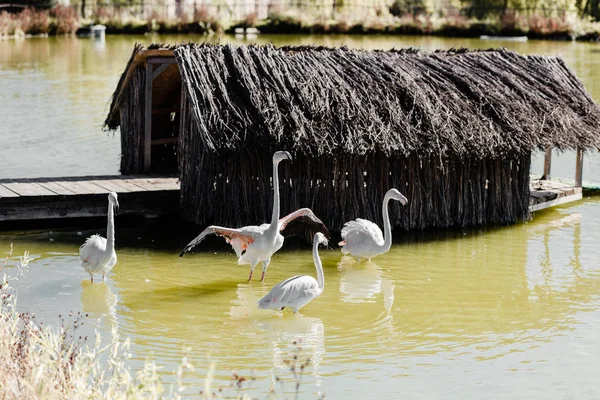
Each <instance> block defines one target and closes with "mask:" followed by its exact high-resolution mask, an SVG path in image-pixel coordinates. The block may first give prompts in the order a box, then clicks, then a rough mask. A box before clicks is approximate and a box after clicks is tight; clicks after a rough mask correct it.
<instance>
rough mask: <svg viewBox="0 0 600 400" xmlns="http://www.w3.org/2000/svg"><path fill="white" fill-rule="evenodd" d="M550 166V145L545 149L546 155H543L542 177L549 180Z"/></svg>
mask: <svg viewBox="0 0 600 400" xmlns="http://www.w3.org/2000/svg"><path fill="white" fill-rule="evenodd" d="M551 166H552V147H551V148H549V149H548V150H546V155H545V156H544V177H545V178H546V179H547V180H550V168H551Z"/></svg>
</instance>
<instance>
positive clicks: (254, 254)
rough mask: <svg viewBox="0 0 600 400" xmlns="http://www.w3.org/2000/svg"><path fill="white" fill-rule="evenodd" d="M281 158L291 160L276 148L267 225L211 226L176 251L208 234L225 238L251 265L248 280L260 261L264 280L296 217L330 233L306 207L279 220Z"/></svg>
mask: <svg viewBox="0 0 600 400" xmlns="http://www.w3.org/2000/svg"><path fill="white" fill-rule="evenodd" d="M283 160H290V161H291V160H292V156H291V155H290V153H288V152H287V151H278V152H276V153H275V154H274V155H273V192H274V194H273V215H272V217H271V223H270V224H262V225H260V226H256V225H251V226H245V227H243V228H239V229H232V228H223V227H220V226H216V225H211V226H209V227H208V228H206V229H205V230H203V231H202V232H201V233H200V234H199V235H198V236H197V237H196V238H195V239H194V240H192V241H191V242H190V243H189V244H188V245H187V246H185V248H184V249H183V251H182V252H181V254H179V256H180V257H182V256H183V255H184V254H185V252H187V251H190V250H191V249H192V248H193V247H194V246H196V245H197V244H199V243H200V242H201V241H202V240H204V238H205V237H206V236H208V235H210V234H215V235H219V236H223V237H225V240H226V241H227V243H230V244H231V247H233V249H234V250H235V253H236V254H237V256H238V257H239V258H238V264H239V265H243V264H250V276H249V277H248V281H250V280H252V273H253V271H254V268H255V267H256V265H257V264H258V263H259V262H262V263H263V265H262V276H261V278H260V280H261V282H262V281H263V280H264V279H265V272H266V271H267V268H268V267H269V263H270V262H271V256H272V255H273V254H275V253H276V252H277V251H278V250H279V249H280V248H281V246H283V241H284V237H283V235H282V234H281V233H282V232H283V233H286V232H285V229H286V227H288V225H289V224H290V223H291V222H292V221H295V220H300V221H302V222H304V224H305V225H308V227H309V228H310V229H311V231H312V230H317V231H322V232H325V234H326V235H328V236H329V231H328V230H327V228H326V227H325V225H324V224H323V222H322V221H321V220H320V219H319V218H317V217H316V216H315V214H314V213H313V212H312V211H311V210H310V209H309V208H301V209H300V210H297V211H294V212H293V213H291V214H289V215H287V216H285V217H283V218H281V219H279V174H278V168H277V167H278V165H279V163H280V162H281V161H283ZM295 231H296V230H294V229H289V230H288V231H287V236H290V235H292V234H294V233H296V232H295Z"/></svg>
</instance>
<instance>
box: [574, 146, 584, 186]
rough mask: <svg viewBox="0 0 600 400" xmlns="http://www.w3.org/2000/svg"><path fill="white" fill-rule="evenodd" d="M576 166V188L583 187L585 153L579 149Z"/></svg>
mask: <svg viewBox="0 0 600 400" xmlns="http://www.w3.org/2000/svg"><path fill="white" fill-rule="evenodd" d="M575 162H576V164H575V187H582V186H583V151H582V150H581V149H577V158H576V161H575Z"/></svg>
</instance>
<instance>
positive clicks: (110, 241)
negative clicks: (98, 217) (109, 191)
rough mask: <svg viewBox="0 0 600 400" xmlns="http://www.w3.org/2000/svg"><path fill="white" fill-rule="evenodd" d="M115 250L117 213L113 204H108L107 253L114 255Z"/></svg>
mask: <svg viewBox="0 0 600 400" xmlns="http://www.w3.org/2000/svg"><path fill="white" fill-rule="evenodd" d="M114 250H115V213H114V207H113V204H112V203H111V202H110V201H109V202H108V224H107V226H106V252H107V253H108V254H112V252H113V251H114Z"/></svg>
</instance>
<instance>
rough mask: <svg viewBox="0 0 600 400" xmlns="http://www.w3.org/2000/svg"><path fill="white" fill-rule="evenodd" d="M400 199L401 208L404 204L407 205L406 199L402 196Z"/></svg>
mask: <svg viewBox="0 0 600 400" xmlns="http://www.w3.org/2000/svg"><path fill="white" fill-rule="evenodd" d="M400 196H402V197H400V199H399V200H400V203H402V205H403V206H405V205H406V203H408V199H407V198H406V197H405V196H404V195H400Z"/></svg>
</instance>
